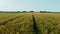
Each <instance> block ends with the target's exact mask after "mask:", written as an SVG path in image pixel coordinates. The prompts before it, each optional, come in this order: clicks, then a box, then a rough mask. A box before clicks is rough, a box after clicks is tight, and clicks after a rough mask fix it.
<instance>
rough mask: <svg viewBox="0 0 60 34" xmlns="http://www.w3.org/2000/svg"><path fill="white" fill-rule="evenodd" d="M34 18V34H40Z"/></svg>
mask: <svg viewBox="0 0 60 34" xmlns="http://www.w3.org/2000/svg"><path fill="white" fill-rule="evenodd" d="M32 18H33V30H34V34H38V32H39V30H38V27H37V24H36V20H35V17H34V15H32Z"/></svg>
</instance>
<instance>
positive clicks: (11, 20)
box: [0, 15, 23, 25]
mask: <svg viewBox="0 0 60 34" xmlns="http://www.w3.org/2000/svg"><path fill="white" fill-rule="evenodd" d="M21 16H23V15H21ZM21 16H17V17H15V18H12V19H10V20H8V21H5V22H3V23H0V25H5V24H7V23H8V22H10V21H13V20H15V19H17V18H19V17H21Z"/></svg>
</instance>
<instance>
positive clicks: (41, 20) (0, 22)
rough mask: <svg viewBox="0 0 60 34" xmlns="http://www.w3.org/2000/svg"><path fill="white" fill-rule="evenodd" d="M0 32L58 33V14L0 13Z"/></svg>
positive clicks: (8, 33)
mask: <svg viewBox="0 0 60 34" xmlns="http://www.w3.org/2000/svg"><path fill="white" fill-rule="evenodd" d="M0 34H60V14H53V13H14V14H13V13H0Z"/></svg>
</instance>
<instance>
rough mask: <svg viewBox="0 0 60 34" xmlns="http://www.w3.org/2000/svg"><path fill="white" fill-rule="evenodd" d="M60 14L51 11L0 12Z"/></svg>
mask: <svg viewBox="0 0 60 34" xmlns="http://www.w3.org/2000/svg"><path fill="white" fill-rule="evenodd" d="M35 12H38V13H60V12H52V11H0V13H35Z"/></svg>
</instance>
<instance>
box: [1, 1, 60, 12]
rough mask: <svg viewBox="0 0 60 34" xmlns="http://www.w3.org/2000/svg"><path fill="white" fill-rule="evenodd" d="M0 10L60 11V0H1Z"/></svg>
mask: <svg viewBox="0 0 60 34" xmlns="http://www.w3.org/2000/svg"><path fill="white" fill-rule="evenodd" d="M0 11H60V0H0Z"/></svg>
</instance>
